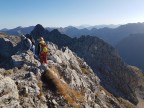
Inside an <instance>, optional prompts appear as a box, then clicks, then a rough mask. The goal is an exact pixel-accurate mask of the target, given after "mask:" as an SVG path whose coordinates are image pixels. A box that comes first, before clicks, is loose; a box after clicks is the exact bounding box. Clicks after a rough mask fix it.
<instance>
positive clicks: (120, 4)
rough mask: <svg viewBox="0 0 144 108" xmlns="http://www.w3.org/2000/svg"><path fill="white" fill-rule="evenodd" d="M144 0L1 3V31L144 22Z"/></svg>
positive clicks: (24, 0) (38, 0)
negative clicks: (23, 28) (36, 26)
mask: <svg viewBox="0 0 144 108" xmlns="http://www.w3.org/2000/svg"><path fill="white" fill-rule="evenodd" d="M143 4H144V1H143V0H133V1H131V0H120V1H115V0H107V1H106V0H41V1H40V0H23V1H22V0H11V1H10V0H2V1H1V7H0V13H1V20H0V29H3V28H8V29H12V28H16V27H18V26H22V27H28V26H35V25H36V24H42V25H43V26H44V27H67V26H81V25H90V26H95V25H103V24H104V25H110V24H114V25H123V24H127V23H137V22H144V14H143V10H144V6H143Z"/></svg>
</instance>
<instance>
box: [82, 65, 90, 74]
mask: <svg viewBox="0 0 144 108" xmlns="http://www.w3.org/2000/svg"><path fill="white" fill-rule="evenodd" d="M81 71H82V72H83V73H84V74H89V70H88V69H86V68H83V67H81Z"/></svg>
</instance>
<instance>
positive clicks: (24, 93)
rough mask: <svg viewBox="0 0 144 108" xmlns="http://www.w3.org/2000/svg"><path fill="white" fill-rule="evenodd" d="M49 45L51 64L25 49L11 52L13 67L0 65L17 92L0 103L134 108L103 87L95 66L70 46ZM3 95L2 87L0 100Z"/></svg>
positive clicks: (60, 107)
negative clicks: (96, 74) (80, 56)
mask: <svg viewBox="0 0 144 108" xmlns="http://www.w3.org/2000/svg"><path fill="white" fill-rule="evenodd" d="M48 48H49V60H48V63H49V64H48V65H40V63H39V61H38V60H36V59H35V58H34V55H33V54H32V52H31V51H26V52H18V53H16V54H14V55H13V56H12V61H13V63H14V64H13V65H14V67H13V68H11V69H9V70H5V69H0V74H2V75H3V76H5V77H2V78H4V79H5V78H6V79H7V78H8V77H9V78H8V79H9V80H10V84H13V85H14V86H12V88H14V89H13V90H11V93H13V92H14V91H15V92H16V95H15V96H14V98H12V99H11V100H4V101H3V102H4V103H3V104H0V105H3V106H6V105H7V104H6V103H7V102H8V103H10V102H15V100H17V101H16V102H15V103H16V105H18V108H21V107H29V108H54V107H57V108H70V107H74V108H111V107H116V108H134V106H133V105H132V104H130V103H129V102H127V101H125V100H123V99H116V98H115V97H114V96H113V95H112V94H110V93H109V92H107V91H106V90H105V89H104V88H102V86H100V80H99V78H98V77H97V76H95V74H94V72H93V70H92V69H91V68H90V67H89V66H88V65H87V63H86V62H85V61H84V60H83V59H81V58H79V57H78V56H77V55H76V54H74V53H73V52H72V51H71V50H70V49H69V48H67V47H64V48H62V49H60V50H59V49H58V47H57V46H56V45H54V44H53V43H48ZM0 80H1V77H0ZM4 81H5V80H4ZM4 81H2V82H4ZM14 82H15V83H14ZM0 83H1V81H0ZM5 83H6V84H7V82H6V81H5V82H4V84H5ZM8 86H9V85H8ZM2 87H3V86H2ZM8 88H11V86H10V87H8ZM2 89H4V88H2ZM4 95H5V93H4V92H1V89H0V100H1V99H3V96H4ZM8 95H9V94H8ZM10 96H11V95H10ZM5 102H6V103H5ZM6 107H7V108H11V106H6Z"/></svg>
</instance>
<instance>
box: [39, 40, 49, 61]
mask: <svg viewBox="0 0 144 108" xmlns="http://www.w3.org/2000/svg"><path fill="white" fill-rule="evenodd" d="M38 53H39V56H40V62H41V64H48V61H47V58H48V48H47V45H46V43H45V41H44V39H43V37H41V38H40V42H39V45H38Z"/></svg>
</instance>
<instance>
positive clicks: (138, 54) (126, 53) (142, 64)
mask: <svg viewBox="0 0 144 108" xmlns="http://www.w3.org/2000/svg"><path fill="white" fill-rule="evenodd" d="M116 48H117V49H118V50H119V53H120V55H121V56H122V57H123V59H124V60H125V61H126V62H127V63H128V64H130V65H135V66H137V67H139V68H141V69H143V70H144V34H132V35H130V36H129V37H127V38H125V39H123V40H122V41H120V42H119V43H118V45H117V46H116Z"/></svg>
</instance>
